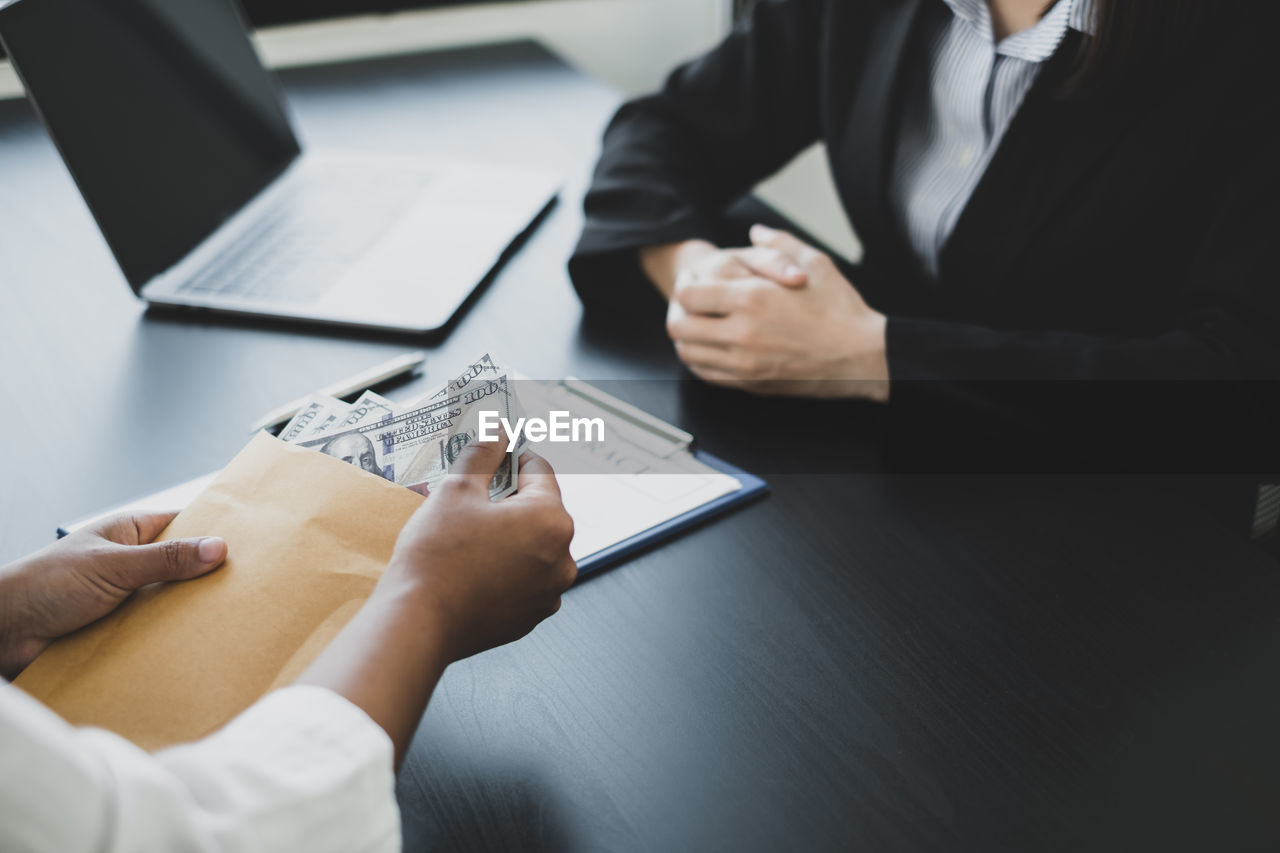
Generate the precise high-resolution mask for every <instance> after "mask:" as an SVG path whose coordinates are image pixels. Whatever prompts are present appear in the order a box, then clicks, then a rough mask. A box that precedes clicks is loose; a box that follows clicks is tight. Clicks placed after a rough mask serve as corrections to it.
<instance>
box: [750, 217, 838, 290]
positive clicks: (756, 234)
mask: <svg viewBox="0 0 1280 853" xmlns="http://www.w3.org/2000/svg"><path fill="white" fill-rule="evenodd" d="M751 244H752V245H753V246H756V247H758V248H764V249H774V250H776V251H778V252H781V253H783V254H784V255H787V256H788V257H790V258H791V259H792V260H794V261H795V262H796V264H797V265H798V266H800V267H801V269H803V270H805V271H806V272H808V271H809V269H810V267H811V265H812V264H813V263H814V262H815V261H817V260H818V259H819V258H821V257H823V255H822V253H821V252H819V251H818V250H817V249H815V248H813V247H812V246H810V245H809V244H808V243H806V242H804V241H803V240H801V239H799V238H798V237H796V236H794V235H792V234H788V233H787V232H786V231H779V230H778V229H776V228H770V227H768V226H767V225H759V224H757V225H752V226H751ZM810 278H812V277H810Z"/></svg>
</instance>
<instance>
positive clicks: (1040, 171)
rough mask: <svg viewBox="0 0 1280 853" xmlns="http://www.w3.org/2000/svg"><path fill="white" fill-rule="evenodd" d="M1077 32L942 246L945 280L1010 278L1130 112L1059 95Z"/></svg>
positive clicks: (966, 282)
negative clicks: (1040, 232)
mask: <svg viewBox="0 0 1280 853" xmlns="http://www.w3.org/2000/svg"><path fill="white" fill-rule="evenodd" d="M1080 38H1081V36H1080V35H1079V34H1078V33H1075V32H1072V33H1070V34H1069V35H1068V38H1066V39H1064V41H1063V44H1062V46H1061V47H1060V48H1059V49H1058V52H1057V53H1056V54H1055V55H1054V56H1053V58H1051V59H1050V60H1049V62H1048V64H1047V65H1046V66H1045V68H1044V69H1043V71H1042V73H1041V74H1040V76H1039V78H1038V79H1037V80H1036V82H1035V83H1034V84H1033V85H1032V88H1031V91H1029V92H1028V93H1027V97H1026V99H1025V100H1024V102H1023V104H1022V107H1021V108H1020V109H1019V111H1018V114H1017V115H1016V116H1015V117H1014V119H1013V122H1012V123H1011V124H1010V126H1009V129H1008V131H1007V132H1006V133H1005V136H1004V139H1003V140H1002V141H1001V143H1000V146H999V148H998V149H997V150H996V153H995V156H994V157H993V158H992V160H991V163H990V165H989V166H988V167H987V171H986V173H985V174H984V175H983V177H982V179H981V181H980V182H979V183H978V186H977V188H976V189H975V190H974V193H973V196H972V197H971V198H970V199H969V202H968V204H967V205H966V206H965V209H964V211H963V213H962V214H961V216H960V219H959V221H958V222H957V223H956V227H955V230H954V231H953V232H952V234H951V237H950V239H949V240H948V241H947V245H946V247H945V248H944V250H943V253H942V258H941V279H942V282H943V284H944V287H945V286H946V285H948V284H950V283H955V284H956V285H957V288H959V287H960V286H963V289H964V292H965V298H966V299H967V298H968V297H970V296H972V295H974V294H975V290H976V291H981V292H986V293H990V294H994V292H995V291H997V290H998V289H999V288H1001V287H1002V286H1004V285H1005V284H1006V282H1005V281H1004V279H1005V276H1006V275H1007V274H1008V273H1009V270H1010V269H1011V268H1012V267H1013V265H1014V264H1015V263H1016V262H1017V260H1018V259H1019V257H1020V256H1021V255H1022V254H1023V253H1024V252H1026V251H1027V250H1028V249H1029V248H1030V246H1031V243H1032V241H1033V240H1034V238H1035V236H1036V234H1037V232H1038V231H1039V230H1040V229H1041V228H1044V227H1046V226H1047V224H1048V223H1047V220H1049V219H1050V218H1051V216H1052V214H1053V213H1054V211H1055V210H1056V209H1058V208H1059V207H1060V206H1061V205H1062V204H1063V203H1064V202H1066V201H1067V200H1068V199H1069V197H1070V195H1071V193H1072V191H1073V190H1074V189H1076V188H1077V187H1079V186H1080V185H1081V184H1082V183H1083V182H1084V181H1086V180H1087V178H1088V175H1089V172H1090V171H1091V170H1092V169H1093V168H1094V167H1095V166H1097V165H1098V163H1099V161H1100V160H1101V159H1102V158H1103V157H1104V155H1105V154H1106V153H1107V152H1108V151H1109V150H1110V149H1111V148H1112V147H1114V145H1115V144H1116V143H1117V142H1118V141H1119V139H1120V138H1121V136H1122V133H1123V131H1124V129H1125V127H1127V125H1128V123H1129V121H1130V120H1131V118H1132V113H1131V112H1129V111H1126V110H1123V109H1121V108H1119V107H1118V106H1117V104H1116V102H1115V101H1114V100H1113V99H1110V98H1107V97H1105V96H1101V95H1097V94H1084V93H1081V94H1071V95H1063V94H1061V86H1062V83H1063V81H1065V80H1066V78H1067V76H1068V75H1069V74H1070V71H1071V66H1072V58H1073V56H1074V55H1075V52H1076V50H1077V48H1078V45H1079V39H1080ZM945 289H948V290H949V289H950V288H949V287H948V288H945Z"/></svg>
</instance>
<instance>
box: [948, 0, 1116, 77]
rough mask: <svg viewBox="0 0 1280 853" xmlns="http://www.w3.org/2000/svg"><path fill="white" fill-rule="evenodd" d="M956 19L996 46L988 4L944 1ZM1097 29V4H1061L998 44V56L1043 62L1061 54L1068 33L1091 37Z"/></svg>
mask: <svg viewBox="0 0 1280 853" xmlns="http://www.w3.org/2000/svg"><path fill="white" fill-rule="evenodd" d="M943 2H944V3H946V4H947V6H949V7H950V8H951V11H952V12H953V13H955V15H956V17H958V18H960V19H962V20H964V21H966V22H967V23H968V24H969V25H971V26H973V27H974V28H975V29H977V31H978V33H979V34H980V35H981V36H982V37H983V38H984V39H986V40H987V41H989V42H994V41H995V36H994V34H993V32H992V28H991V10H990V8H988V6H987V0H943ZM1096 26H1097V21H1096V17H1095V9H1094V0H1058V2H1057V3H1054V4H1053V8H1052V9H1050V10H1049V12H1048V14H1046V15H1045V16H1044V17H1043V18H1041V19H1040V20H1039V21H1037V22H1036V23H1035V25H1034V26H1031V27H1028V28H1027V29H1025V30H1023V31H1022V32H1018V33H1014V34H1013V35H1011V36H1009V37H1008V38H1006V39H1004V40H1003V41H1001V42H1000V43H999V44H995V45H994V47H995V51H996V53H999V54H1001V55H1002V56H1010V57H1013V58H1014V59H1022V60H1026V61H1027V62H1044V61H1045V60H1046V59H1048V58H1049V57H1051V56H1053V54H1054V53H1055V52H1056V51H1057V50H1058V47H1059V46H1060V45H1061V44H1062V41H1063V39H1065V38H1066V37H1067V31H1068V30H1075V31H1077V32H1081V33H1085V34H1087V35H1092V34H1093V32H1094V29H1095V28H1096Z"/></svg>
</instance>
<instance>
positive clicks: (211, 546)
mask: <svg viewBox="0 0 1280 853" xmlns="http://www.w3.org/2000/svg"><path fill="white" fill-rule="evenodd" d="M225 549H226V543H225V542H223V541H222V539H221V538H219V537H217V536H206V537H205V538H203V539H201V540H200V545H199V546H198V547H197V549H196V551H197V553H198V554H199V555H200V562H202V563H216V562H217V561H218V560H220V559H222V554H223V551H224V550H225Z"/></svg>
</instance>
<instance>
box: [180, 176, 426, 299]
mask: <svg viewBox="0 0 1280 853" xmlns="http://www.w3.org/2000/svg"><path fill="white" fill-rule="evenodd" d="M310 165H311V164H306V166H310ZM306 166H304V168H306ZM429 181H430V175H429V174H428V173H426V172H424V171H417V172H415V171H413V170H405V169H401V168H398V167H395V166H390V165H387V164H382V163H368V164H365V163H357V162H351V161H347V162H343V163H340V164H320V165H318V166H316V167H314V168H307V169H306V171H305V172H304V173H303V174H300V175H294V176H290V177H288V178H286V179H285V184H284V185H283V186H282V187H280V189H279V192H278V194H277V195H276V197H275V198H274V199H273V200H272V203H271V206H270V207H269V208H268V209H267V210H265V211H263V212H262V214H260V216H259V218H258V220H257V221H256V222H255V223H254V227H253V228H252V229H249V230H246V231H245V232H244V233H243V234H241V235H240V237H239V238H238V239H237V240H236V241H235V242H234V243H233V244H232V245H230V246H228V247H227V248H226V249H225V250H224V251H223V252H222V253H220V254H219V256H218V257H217V259H215V260H214V261H212V262H211V263H209V264H208V265H206V266H205V267H204V268H203V269H201V270H199V271H198V272H197V273H196V274H195V275H193V276H191V278H189V279H188V280H187V281H186V282H184V283H183V284H182V285H181V286H180V287H179V288H178V292H179V293H200V294H218V295H222V296H234V297H237V298H248V299H260V300H262V301H270V302H276V301H288V302H311V301H314V300H316V299H318V298H319V297H321V296H323V295H324V294H325V292H327V291H328V290H329V289H330V288H331V287H332V286H333V285H334V284H336V283H337V281H338V278H339V277H340V276H341V275H342V273H343V271H344V270H345V269H347V268H348V267H350V266H351V265H352V264H353V263H355V262H356V261H357V260H359V259H360V258H361V257H362V256H363V255H364V254H365V253H366V252H367V251H368V250H369V249H370V248H371V247H372V246H373V244H374V243H376V242H377V241H378V239H379V238H380V237H382V236H383V235H384V234H386V233H387V231H388V230H389V229H390V228H391V227H392V226H393V225H395V223H396V221H397V220H398V219H399V218H400V217H401V216H402V215H403V214H404V213H405V211H406V210H407V209H408V208H409V206H410V205H411V204H413V202H414V200H415V199H416V198H417V197H418V195H419V194H420V193H421V192H422V190H423V188H424V187H425V186H426V185H427V183H428V182H429Z"/></svg>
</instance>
